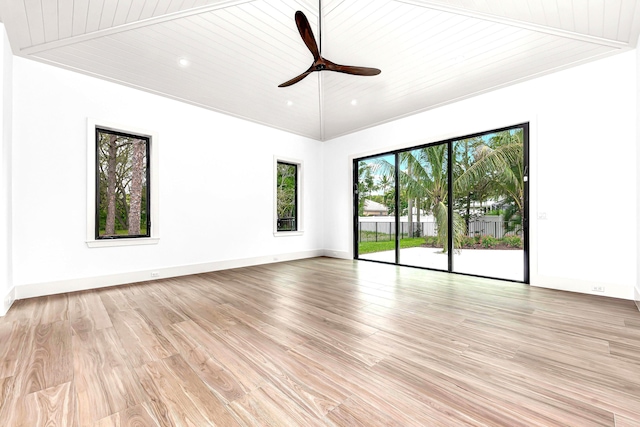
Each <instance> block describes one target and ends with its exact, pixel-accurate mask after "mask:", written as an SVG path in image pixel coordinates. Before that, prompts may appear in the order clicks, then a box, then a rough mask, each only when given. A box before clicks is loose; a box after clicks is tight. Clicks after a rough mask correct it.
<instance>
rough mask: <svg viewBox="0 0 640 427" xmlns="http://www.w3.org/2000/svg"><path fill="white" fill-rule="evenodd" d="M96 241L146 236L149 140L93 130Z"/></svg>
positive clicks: (148, 223) (130, 135) (98, 129)
mask: <svg viewBox="0 0 640 427" xmlns="http://www.w3.org/2000/svg"><path fill="white" fill-rule="evenodd" d="M96 177H97V178H96V223H95V227H96V236H95V237H96V239H116V238H122V237H149V236H150V232H151V224H150V221H149V185H148V184H149V138H148V137H144V136H140V135H132V134H126V133H122V132H116V131H112V130H107V129H101V128H96Z"/></svg>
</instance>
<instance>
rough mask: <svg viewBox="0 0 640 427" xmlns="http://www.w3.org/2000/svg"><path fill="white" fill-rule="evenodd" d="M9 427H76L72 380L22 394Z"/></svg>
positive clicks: (8, 423) (9, 421) (8, 421)
mask: <svg viewBox="0 0 640 427" xmlns="http://www.w3.org/2000/svg"><path fill="white" fill-rule="evenodd" d="M16 407H17V408H16V410H15V412H14V414H13V417H12V418H10V419H9V420H7V424H5V425H6V426H7V427H63V426H69V427H74V426H76V425H77V419H76V417H75V399H74V393H73V384H72V383H71V382H66V383H62V384H60V385H57V386H54V387H51V388H47V389H44V390H40V391H36V392H34V393H30V394H28V395H26V396H21V397H19V398H18V400H17V404H16Z"/></svg>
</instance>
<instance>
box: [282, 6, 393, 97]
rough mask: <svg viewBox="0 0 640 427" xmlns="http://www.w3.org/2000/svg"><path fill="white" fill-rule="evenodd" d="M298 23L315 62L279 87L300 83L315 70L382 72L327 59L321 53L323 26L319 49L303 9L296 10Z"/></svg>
mask: <svg viewBox="0 0 640 427" xmlns="http://www.w3.org/2000/svg"><path fill="white" fill-rule="evenodd" d="M320 13H322V8H320ZM296 25H297V26H298V31H299V32H300V36H301V37H302V41H303V42H304V44H305V45H307V48H309V50H310V51H311V54H312V55H313V64H311V67H309V69H308V70H307V71H305V72H304V73H302V74H300V75H299V76H297V77H294V78H292V79H291V80H289V81H286V82H284V83H282V84H281V85H278V87H287V86H291V85H292V84H295V83H298V82H299V81H300V80H302V79H304V78H305V77H307V76H308V75H309V74H311V73H313V72H314V71H322V70H327V71H337V72H339V73H346V74H355V75H357V76H375V75H377V74H380V73H381V71H380V70H379V69H377V68H368V67H352V66H350V65H340V64H336V63H334V62H331V61H329V60H328V59H325V58H323V57H322V55H321V50H322V28H321V29H320V49H318V45H317V44H316V39H315V37H314V36H313V31H311V26H310V25H309V21H308V20H307V17H306V16H305V15H304V13H302V12H301V11H297V12H296Z"/></svg>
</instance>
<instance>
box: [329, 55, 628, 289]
mask: <svg viewBox="0 0 640 427" xmlns="http://www.w3.org/2000/svg"><path fill="white" fill-rule="evenodd" d="M522 122H530V123H531V128H530V137H531V138H530V151H531V160H530V165H531V173H530V178H531V181H530V182H531V185H530V196H531V197H530V201H531V204H530V218H531V225H530V231H531V247H530V248H531V270H530V273H531V284H532V285H537V286H545V287H551V288H556V289H564V290H570V291H578V292H585V293H592V288H593V287H594V286H604V287H605V293H604V294H605V295H608V296H615V297H620V298H626V299H631V298H633V288H634V283H636V274H637V272H636V264H637V257H636V256H637V248H636V239H637V237H636V229H637V226H638V224H637V221H636V220H635V218H637V212H636V209H637V208H636V199H637V196H638V191H637V189H638V187H637V184H636V168H637V163H638V160H637V156H636V52H627V53H623V54H620V55H616V56H614V57H610V58H607V59H603V60H600V61H597V62H593V63H589V64H586V65H582V66H579V67H576V68H573V69H569V70H565V71H561V72H558V73H555V74H552V75H548V76H545V77H541V78H538V79H535V80H531V81H528V82H524V83H520V84H517V85H514V86H510V87H507V88H504V89H501V90H498V91H494V92H491V93H488V94H485V95H480V96H477V97H474V98H470V99H467V100H464V101H461V102H458V103H455V104H450V105H447V106H444V107H441V108H438V109H435V110H432V111H428V112H424V113H421V114H417V115H414V116H411V117H408V118H404V119H401V120H397V121H394V122H391V123H388V124H385V125H381V126H378V127H376V128H371V129H367V130H364V131H361V132H358V133H356V134H352V135H347V136H344V137H341V138H337V139H334V140H331V141H328V142H326V143H325V150H324V156H325V164H324V174H323V176H324V179H325V187H324V191H325V199H327V200H329V199H330V200H332V203H331V204H327V205H326V206H325V210H324V228H325V229H326V230H331V231H332V232H331V233H327V234H326V236H325V240H324V247H325V249H327V250H328V253H335V254H338V255H341V256H344V257H351V256H352V246H353V243H352V242H353V240H352V239H353V237H352V228H353V227H352V199H351V197H352V194H351V188H352V187H351V179H352V178H351V176H352V175H351V173H352V172H351V168H352V163H351V160H352V159H353V158H354V157H360V156H363V155H367V154H375V153H379V152H383V151H389V150H392V149H397V148H402V147H410V146H413V145H416V144H421V143H428V142H435V141H440V140H444V139H448V138H453V137H458V136H464V135H468V134H471V133H474V132H481V131H487V130H491V129H495V128H498V127H503V126H509V125H512V124H517V123H522ZM538 212H545V213H546V214H547V218H548V219H547V220H544V221H543V220H537V213H538ZM594 214H595V217H596V221H601V223H600V224H601V226H600V227H599V230H598V231H597V232H586V231H585V230H593V221H594ZM611 218H613V221H611Z"/></svg>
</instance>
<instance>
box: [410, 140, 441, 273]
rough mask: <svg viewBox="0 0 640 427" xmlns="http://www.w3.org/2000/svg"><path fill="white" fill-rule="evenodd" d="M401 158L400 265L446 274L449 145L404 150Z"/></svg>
mask: <svg viewBox="0 0 640 427" xmlns="http://www.w3.org/2000/svg"><path fill="white" fill-rule="evenodd" d="M398 157H399V161H400V163H399V164H400V168H399V182H398V183H399V185H398V187H399V189H400V212H401V217H400V229H401V231H402V232H401V233H400V242H399V244H400V251H399V258H400V259H399V263H400V264H403V265H410V266H414V267H426V268H433V269H437V270H444V271H447V268H448V258H447V252H446V247H447V244H448V234H447V212H448V205H449V203H448V200H447V198H448V197H447V192H448V161H447V158H448V153H447V144H437V145H431V146H428V147H422V148H418V149H415V150H408V151H401V152H400V153H398Z"/></svg>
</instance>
